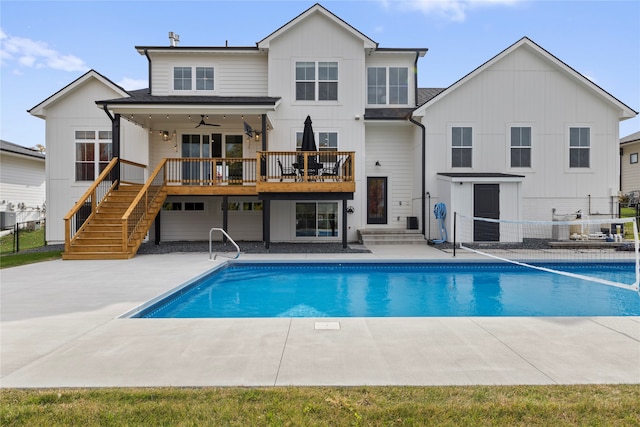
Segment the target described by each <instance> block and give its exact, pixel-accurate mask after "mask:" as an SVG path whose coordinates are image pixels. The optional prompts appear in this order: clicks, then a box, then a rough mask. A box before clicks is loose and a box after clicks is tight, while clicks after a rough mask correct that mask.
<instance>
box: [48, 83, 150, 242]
mask: <svg viewBox="0 0 640 427" xmlns="http://www.w3.org/2000/svg"><path fill="white" fill-rule="evenodd" d="M118 96H120V94H119V93H117V92H115V91H114V90H113V89H111V88H110V87H108V86H107V85H105V84H104V83H103V82H101V81H99V80H97V79H87V80H86V81H85V82H84V83H83V84H82V85H81V86H80V87H77V88H76V89H75V90H73V91H71V92H70V93H69V94H67V95H66V96H64V97H61V98H60V99H58V100H56V101H55V102H53V103H51V104H50V105H47V107H46V109H45V110H44V115H45V116H46V120H47V124H46V141H47V158H46V164H47V166H46V170H47V180H48V182H47V188H46V193H47V196H46V198H47V221H48V223H49V224H50V226H48V227H47V231H46V233H47V236H46V239H47V242H49V243H51V244H57V243H63V242H64V225H62V224H64V221H63V218H64V216H65V215H66V214H67V212H68V211H69V210H70V209H71V207H73V205H74V204H75V203H76V202H77V201H78V200H79V198H80V197H81V196H82V195H83V194H84V192H85V191H86V190H87V188H89V186H90V185H91V182H86V181H82V182H76V180H75V159H76V153H75V149H76V147H75V132H76V131H78V130H94V131H111V120H110V119H109V117H108V116H107V115H106V114H105V112H104V111H103V110H102V109H100V108H98V107H97V106H96V103H95V101H96V100H97V99H110V98H115V97H118ZM129 127H132V128H133V125H125V126H124V128H125V129H127V128H129ZM125 132H126V131H125ZM142 157H144V156H142ZM133 160H134V161H135V160H136V159H133Z"/></svg>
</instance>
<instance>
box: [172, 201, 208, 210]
mask: <svg viewBox="0 0 640 427" xmlns="http://www.w3.org/2000/svg"><path fill="white" fill-rule="evenodd" d="M162 210H163V211H183V212H189V211H191V212H193V211H200V212H204V202H164V203H163V204H162Z"/></svg>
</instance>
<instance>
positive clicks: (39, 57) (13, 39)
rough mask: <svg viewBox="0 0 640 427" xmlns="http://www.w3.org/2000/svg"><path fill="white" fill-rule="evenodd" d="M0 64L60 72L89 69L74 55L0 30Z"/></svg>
mask: <svg viewBox="0 0 640 427" xmlns="http://www.w3.org/2000/svg"><path fill="white" fill-rule="evenodd" d="M0 41H1V42H2V43H0V63H1V64H2V65H8V64H12V63H16V64H18V65H19V66H20V67H29V68H51V69H54V70H62V71H87V70H88V69H89V67H87V65H86V64H85V63H84V61H83V60H82V59H80V58H78V57H77V56H74V55H63V54H61V53H60V52H58V51H56V50H54V49H51V48H49V46H48V45H47V43H45V42H41V41H35V40H31V39H28V38H25V37H17V36H10V35H8V34H6V33H5V32H4V31H2V30H1V29H0Z"/></svg>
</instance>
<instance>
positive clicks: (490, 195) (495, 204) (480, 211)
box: [473, 184, 500, 242]
mask: <svg viewBox="0 0 640 427" xmlns="http://www.w3.org/2000/svg"><path fill="white" fill-rule="evenodd" d="M473 216H477V217H481V218H492V219H500V184H475V185H474V186H473ZM473 240H474V241H475V242H498V241H500V224H498V223H493V222H486V221H474V223H473Z"/></svg>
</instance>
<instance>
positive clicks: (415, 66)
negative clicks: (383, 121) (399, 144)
mask: <svg viewBox="0 0 640 427" xmlns="http://www.w3.org/2000/svg"><path fill="white" fill-rule="evenodd" d="M418 59H420V52H419V51H416V59H415V61H414V62H413V87H414V98H413V100H414V104H415V105H416V107H417V106H418ZM409 121H410V122H411V123H413V124H414V125H416V126H419V127H420V129H422V156H421V157H422V196H421V198H422V220H421V223H422V236H423V237H424V238H425V239H426V238H427V234H426V232H425V228H424V227H425V221H426V218H427V215H426V208H425V205H424V204H425V196H426V182H425V180H426V160H425V155H426V136H425V135H426V129H425V127H424V125H423V124H422V123H420V122H417V121H415V120H414V119H413V117H412V116H411V115H409ZM429 200H431V195H429ZM429 229H431V227H429ZM429 231H431V230H429Z"/></svg>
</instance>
